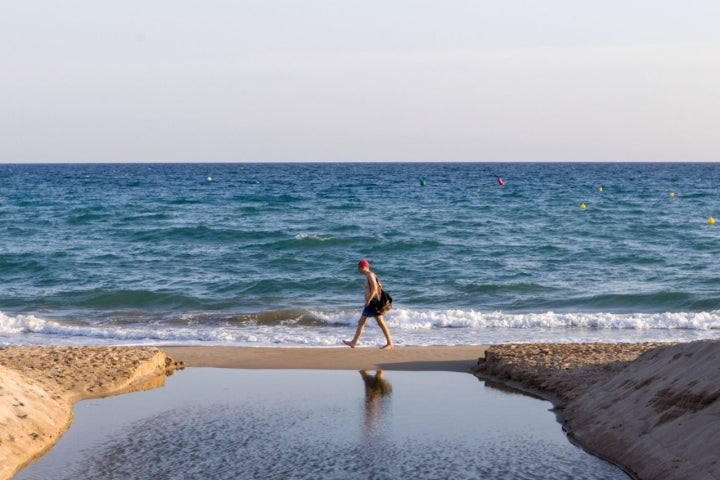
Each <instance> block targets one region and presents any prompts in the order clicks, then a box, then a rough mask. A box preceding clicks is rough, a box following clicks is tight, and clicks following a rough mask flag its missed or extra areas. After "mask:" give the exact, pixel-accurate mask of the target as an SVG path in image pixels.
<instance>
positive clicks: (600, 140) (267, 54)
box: [0, 0, 720, 163]
mask: <svg viewBox="0 0 720 480" xmlns="http://www.w3.org/2000/svg"><path fill="white" fill-rule="evenodd" d="M0 65H2V67H1V69H0V162H3V163H8V162H154V161H162V162H186V161H194V162H204V161H213V162H215V161H238V162H243V161H720V1H718V0H682V1H678V0H602V1H600V0H598V1H594V0H593V1H585V0H557V1H554V0H544V1H541V0H536V1H531V0H527V1H519V0H502V1H496V0H493V1H490V0H446V1H439V0H438V1H424V0H378V1H372V0H362V1H361V0H278V1H275V0H252V1H248V0H197V1H191V0H157V1H156V0H142V1H140V0H107V1H105V0H63V1H57V0H37V1H36V0H22V1H14V2H13V1H6V2H3V7H2V9H0Z"/></svg>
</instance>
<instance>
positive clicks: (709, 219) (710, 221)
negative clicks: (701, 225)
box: [708, 217, 715, 225]
mask: <svg viewBox="0 0 720 480" xmlns="http://www.w3.org/2000/svg"><path fill="white" fill-rule="evenodd" d="M708 225H715V219H714V218H713V217H708Z"/></svg>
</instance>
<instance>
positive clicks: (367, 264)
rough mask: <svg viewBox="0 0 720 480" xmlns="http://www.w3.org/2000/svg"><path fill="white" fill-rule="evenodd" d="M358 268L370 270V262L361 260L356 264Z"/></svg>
mask: <svg viewBox="0 0 720 480" xmlns="http://www.w3.org/2000/svg"><path fill="white" fill-rule="evenodd" d="M358 268H370V262H368V261H367V260H365V259H364V258H363V259H362V260H360V261H359V262H358Z"/></svg>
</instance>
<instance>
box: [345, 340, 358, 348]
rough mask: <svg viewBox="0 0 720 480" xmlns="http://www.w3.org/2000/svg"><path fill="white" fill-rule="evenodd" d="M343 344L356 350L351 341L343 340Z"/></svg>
mask: <svg viewBox="0 0 720 480" xmlns="http://www.w3.org/2000/svg"><path fill="white" fill-rule="evenodd" d="M343 343H344V344H345V345H347V346H348V347H350V348H355V344H354V343H352V342H351V341H350V340H343Z"/></svg>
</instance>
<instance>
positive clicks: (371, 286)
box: [343, 260, 395, 349]
mask: <svg viewBox="0 0 720 480" xmlns="http://www.w3.org/2000/svg"><path fill="white" fill-rule="evenodd" d="M358 271H359V272H360V273H361V274H363V275H365V307H364V308H363V311H362V314H361V315H360V320H358V326H357V331H356V332H355V337H353V339H352V340H343V343H344V344H345V345H347V346H348V347H350V348H355V345H357V342H358V340H359V339H360V335H362V332H363V329H364V328H365V324H366V323H367V321H368V318H370V317H375V321H376V322H377V324H378V326H379V327H380V330H382V332H383V335H385V340H386V342H387V343H386V344H385V346H384V347H382V348H383V349H389V348H393V347H394V346H395V345H393V342H392V339H391V338H390V331H389V330H388V328H387V325H385V320H383V316H382V315H375V312H373V310H372V308H371V307H370V304H371V302H372V301H373V300H374V299H376V298H378V297H379V296H380V288H381V285H380V282H378V280H377V278H376V277H375V274H374V273H373V272H371V271H370V263H369V262H368V261H367V260H360V261H359V262H358Z"/></svg>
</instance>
